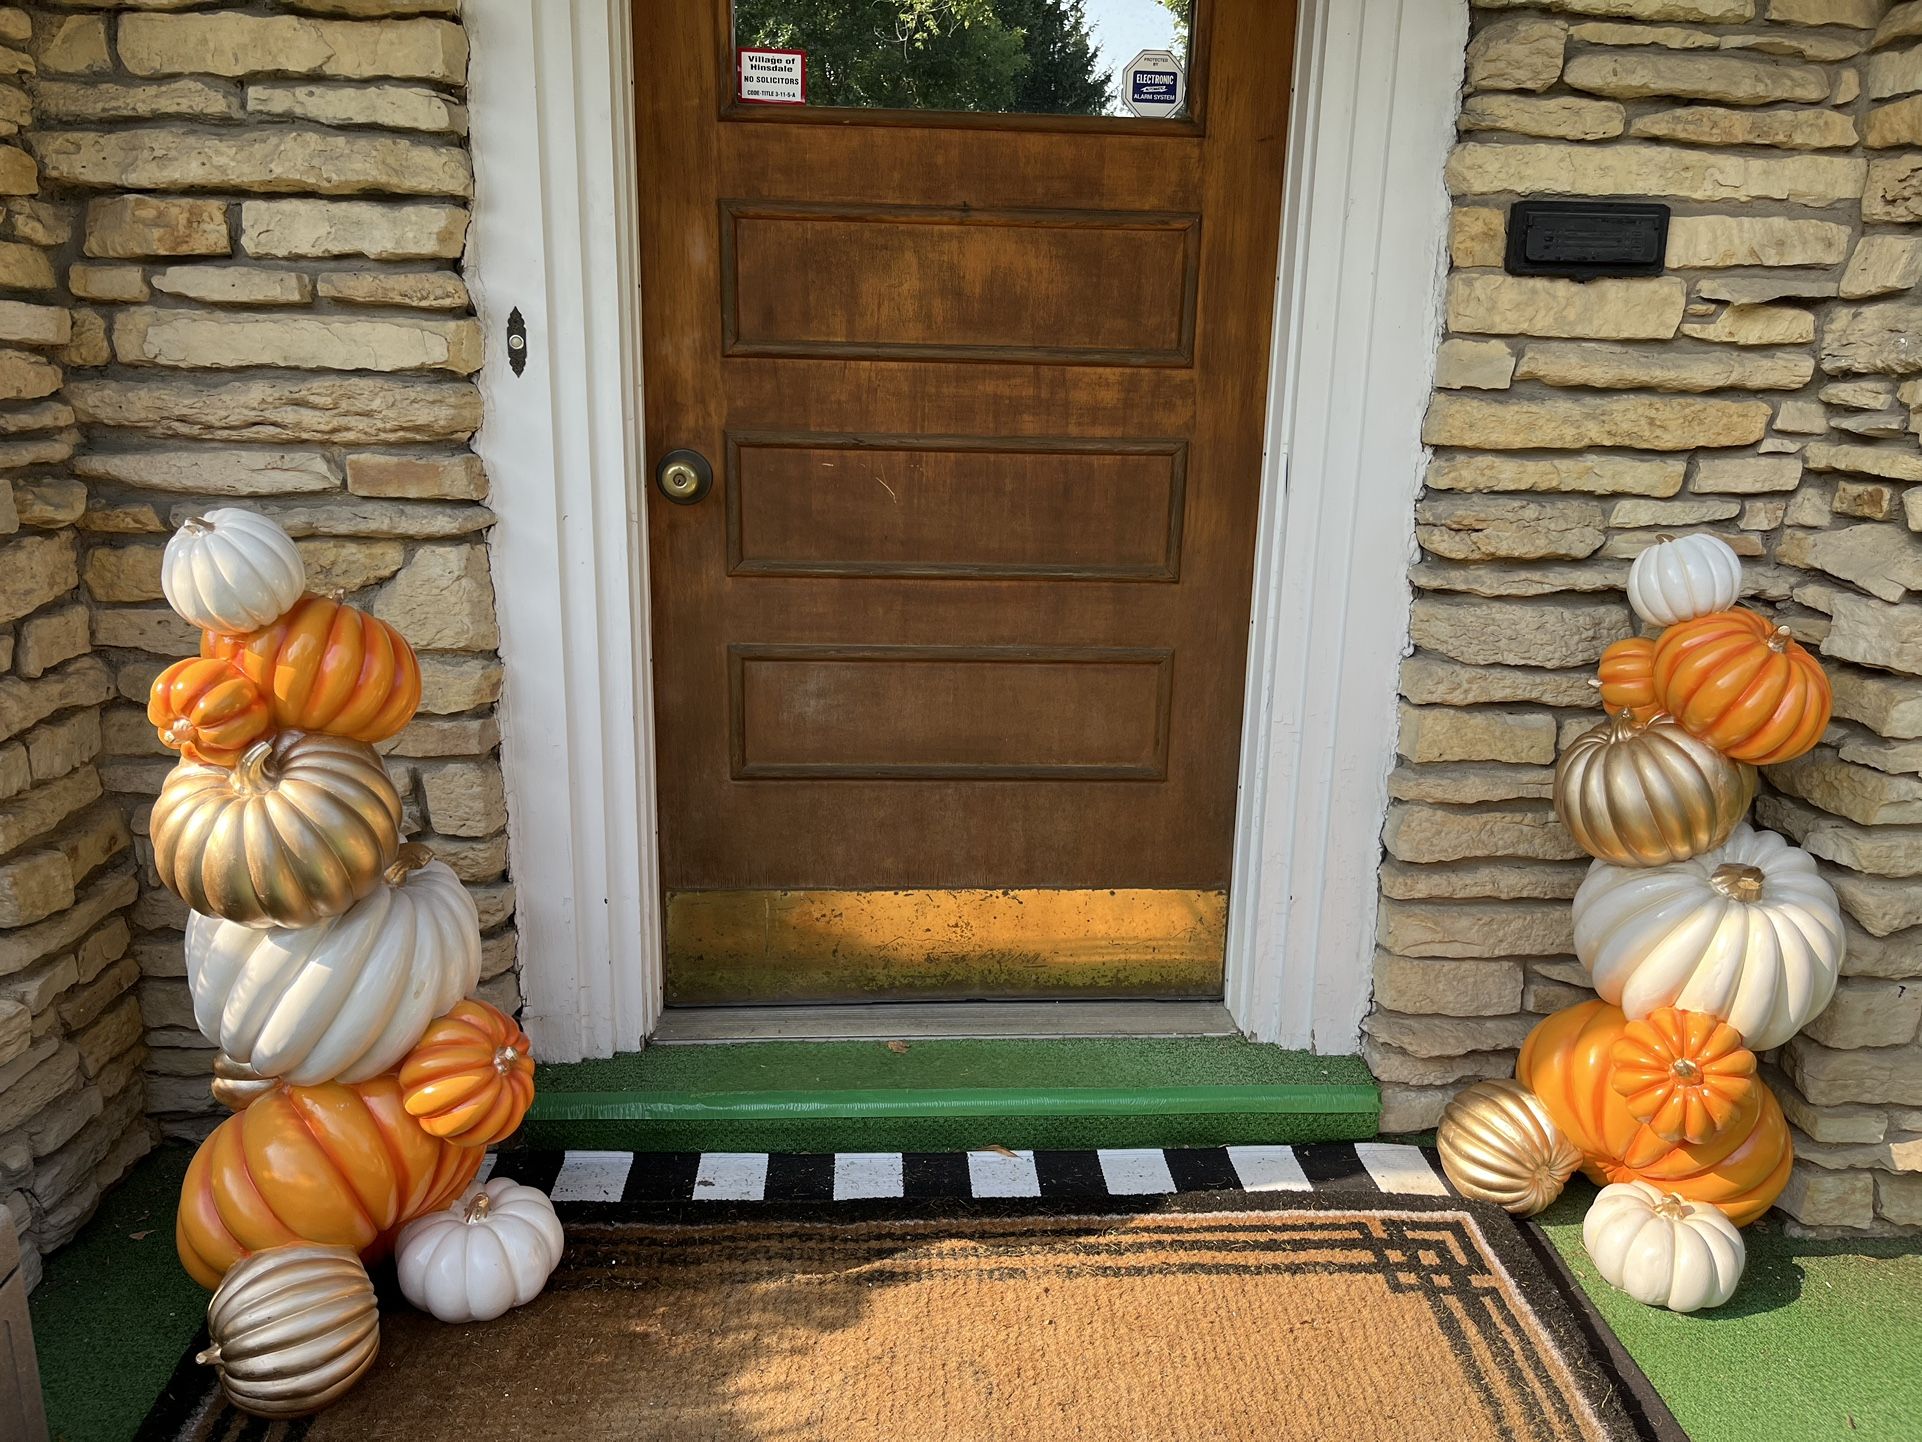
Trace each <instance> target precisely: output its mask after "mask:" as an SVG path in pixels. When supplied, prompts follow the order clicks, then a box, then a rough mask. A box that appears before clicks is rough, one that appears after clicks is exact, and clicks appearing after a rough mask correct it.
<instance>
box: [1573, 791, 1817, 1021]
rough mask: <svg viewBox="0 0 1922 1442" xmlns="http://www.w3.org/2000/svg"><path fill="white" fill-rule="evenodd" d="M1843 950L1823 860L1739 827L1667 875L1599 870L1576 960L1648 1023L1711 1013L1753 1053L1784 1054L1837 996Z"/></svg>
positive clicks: (1587, 898)
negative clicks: (1672, 1014)
mask: <svg viewBox="0 0 1922 1442" xmlns="http://www.w3.org/2000/svg"><path fill="white" fill-rule="evenodd" d="M1842 951H1843V932H1842V913H1841V909H1840V907H1839V906H1838V905H1837V904H1836V899H1835V890H1834V888H1833V887H1831V886H1830V885H1829V884H1828V883H1827V882H1826V881H1824V880H1823V879H1822V878H1821V877H1820V876H1819V875H1817V874H1816V869H1815V858H1814V857H1812V856H1810V855H1809V854H1808V853H1807V852H1806V851H1803V850H1802V849H1801V848H1799V847H1796V846H1791V845H1790V844H1789V843H1788V842H1786V841H1784V840H1783V839H1782V838H1781V837H1779V836H1777V835H1776V834H1775V833H1774V832H1772V831H1757V830H1755V829H1754V828H1752V827H1750V826H1747V825H1742V826H1738V827H1736V828H1735V830H1734V831H1733V832H1731V833H1730V835H1729V839H1728V841H1727V843H1726V844H1724V845H1722V846H1720V847H1718V848H1717V849H1715V850H1713V851H1705V852H1703V853H1702V854H1701V855H1700V856H1694V857H1690V858H1689V859H1688V860H1686V861H1677V862H1672V863H1670V864H1669V865H1667V866H1648V867H1637V868H1627V867H1619V866H1610V865H1608V864H1607V863H1605V862H1600V861H1598V862H1596V863H1595V864H1594V865H1592V866H1591V867H1590V868H1589V871H1588V877H1587V879H1586V880H1584V881H1583V882H1582V884H1581V888H1580V889H1579V890H1578V891H1576V893H1575V954H1576V955H1577V956H1578V957H1580V958H1581V961H1582V965H1584V966H1585V967H1587V968H1588V975H1589V978H1590V980H1592V981H1593V982H1594V984H1595V990H1596V991H1597V992H1599V993H1600V994H1601V997H1602V999H1603V1000H1604V1001H1608V1002H1612V1003H1614V1004H1615V1005H1616V1006H1619V1007H1620V1008H1621V1009H1622V1010H1623V1011H1624V1012H1625V1013H1627V1015H1628V1017H1629V1019H1630V1020H1640V1019H1641V1018H1642V1017H1645V1016H1647V1015H1648V1014H1649V1013H1650V1012H1651V1011H1654V1010H1655V1009H1656V1008H1658V1007H1664V1006H1673V1007H1679V1008H1680V1009H1681V1010H1683V1011H1699V1012H1706V1013H1708V1014H1709V1015H1710V1016H1714V1017H1718V1018H1720V1019H1721V1020H1723V1021H1726V1022H1727V1023H1728V1024H1729V1025H1730V1026H1732V1027H1734V1028H1735V1029H1736V1030H1737V1031H1738V1032H1740V1033H1741V1034H1742V1040H1743V1041H1744V1042H1745V1043H1746V1044H1747V1046H1748V1048H1749V1050H1751V1051H1756V1052H1760V1051H1766V1050H1768V1048H1770V1047H1776V1046H1780V1045H1781V1044H1782V1043H1783V1042H1785V1041H1787V1040H1788V1039H1789V1038H1790V1037H1792V1036H1794V1035H1795V1033H1796V1032H1798V1031H1800V1030H1801V1029H1802V1028H1803V1027H1804V1026H1806V1025H1808V1023H1809V1022H1810V1021H1811V1020H1813V1019H1814V1017H1815V1015H1816V1014H1817V1013H1818V1012H1820V1011H1821V1010H1822V1008H1823V1007H1825V1006H1827V1005H1828V1003H1829V998H1830V996H1832V995H1833V994H1834V992H1835V978H1836V976H1837V974H1838V973H1839V972H1840V970H1841V966H1842Z"/></svg>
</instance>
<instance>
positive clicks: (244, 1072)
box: [207, 1051, 279, 1112]
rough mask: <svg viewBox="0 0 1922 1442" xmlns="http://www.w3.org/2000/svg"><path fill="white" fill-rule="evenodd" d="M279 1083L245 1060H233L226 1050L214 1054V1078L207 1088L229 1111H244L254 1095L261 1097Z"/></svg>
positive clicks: (251, 1102) (252, 1100)
mask: <svg viewBox="0 0 1922 1442" xmlns="http://www.w3.org/2000/svg"><path fill="white" fill-rule="evenodd" d="M277 1085H279V1083H277V1082H276V1081H275V1080H274V1078H272V1077H270V1076H262V1075H261V1074H260V1073H259V1072H257V1071H255V1070H254V1069H253V1068H252V1067H250V1066H248V1065H247V1064H246V1063H245V1062H239V1061H235V1060H234V1059H233V1058H232V1057H230V1056H228V1055H227V1053H226V1052H224V1051H223V1052H216V1053H215V1054H214V1079H213V1081H212V1083H211V1084H210V1085H209V1086H208V1088H207V1089H208V1090H209V1091H211V1092H212V1093H213V1094H214V1100H215V1101H217V1102H219V1103H220V1104H221V1105H222V1106H223V1107H225V1108H227V1110H228V1111H230V1112H244V1111H246V1110H247V1108H248V1107H249V1106H251V1105H253V1102H254V1099H255V1098H256V1097H263V1096H265V1095H267V1093H268V1092H270V1091H272V1090H273V1089H274V1088H275V1087H276V1086H277Z"/></svg>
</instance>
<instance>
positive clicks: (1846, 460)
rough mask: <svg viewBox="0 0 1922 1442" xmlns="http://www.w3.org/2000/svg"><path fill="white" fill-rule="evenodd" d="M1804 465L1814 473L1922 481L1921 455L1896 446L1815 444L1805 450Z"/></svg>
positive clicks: (1823, 442) (1818, 442) (1814, 442)
mask: <svg viewBox="0 0 1922 1442" xmlns="http://www.w3.org/2000/svg"><path fill="white" fill-rule="evenodd" d="M1802 462H1803V464H1804V465H1806V466H1807V467H1808V468H1809V469H1810V470H1812V471H1847V472H1851V473H1853V474H1856V475H1864V476H1880V477H1882V478H1883V479H1884V480H1889V481H1922V456H1919V455H1917V454H1915V453H1914V452H1913V451H1912V450H1908V449H1897V448H1895V447H1893V446H1854V445H1837V444H1834V443H1832V442H1828V441H1813V442H1811V443H1810V444H1809V445H1808V446H1807V447H1805V448H1804V449H1803V452H1802Z"/></svg>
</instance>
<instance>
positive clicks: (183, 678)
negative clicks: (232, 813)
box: [147, 656, 274, 766]
mask: <svg viewBox="0 0 1922 1442" xmlns="http://www.w3.org/2000/svg"><path fill="white" fill-rule="evenodd" d="M147 720H148V721H150V722H152V723H153V728H154V730H155V731H157V732H159V733H160V744H161V745H163V746H167V747H171V748H172V749H173V750H175V751H178V752H179V753H180V754H181V755H182V756H185V757H186V758H187V759H188V760H189V761H199V762H203V763H204V764H206V765H208V766H232V765H233V764H234V763H235V762H236V761H238V760H239V759H240V758H241V756H242V755H243V754H245V752H246V751H247V748H248V747H250V746H252V745H253V744H254V742H256V741H258V740H260V738H261V737H263V736H265V735H266V734H267V732H268V731H269V729H271V728H272V726H273V724H274V717H273V711H272V709H271V708H270V707H269V706H268V704H267V698H266V697H265V696H263V695H261V694H260V688H259V687H258V686H256V685H254V683H253V682H252V681H250V680H248V679H247V678H246V677H245V676H243V675H242V674H241V673H240V671H239V670H238V669H237V668H235V667H234V666H233V665H232V664H231V663H229V662H227V661H210V660H207V659H205V658H203V657H199V656H189V657H188V658H187V659H186V660H185V661H176V662H174V663H173V665H171V666H169V667H168V668H167V669H166V670H164V671H162V672H161V673H160V674H159V675H158V676H156V677H154V683H153V686H152V688H151V689H150V690H149V691H148V692H147Z"/></svg>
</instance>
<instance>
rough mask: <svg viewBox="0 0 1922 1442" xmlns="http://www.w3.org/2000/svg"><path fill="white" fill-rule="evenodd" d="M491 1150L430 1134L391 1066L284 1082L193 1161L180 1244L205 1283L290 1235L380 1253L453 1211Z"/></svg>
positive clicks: (179, 1221)
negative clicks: (349, 1076)
mask: <svg viewBox="0 0 1922 1442" xmlns="http://www.w3.org/2000/svg"><path fill="white" fill-rule="evenodd" d="M485 1155H486V1152H485V1150H484V1149H482V1148H480V1147H457V1146H454V1145H452V1144H451V1143H448V1142H444V1141H442V1140H440V1139H439V1138H438V1137H431V1136H429V1135H428V1134H427V1133H426V1132H424V1131H422V1130H421V1128H420V1124H419V1123H418V1122H416V1121H415V1120H414V1119H413V1118H412V1117H410V1116H408V1115H407V1109H406V1108H405V1107H404V1106H403V1105H402V1104H401V1097H400V1082H399V1080H398V1079H397V1078H396V1077H395V1075H394V1074H393V1073H392V1072H387V1073H384V1074H383V1075H381V1076H377V1077H375V1078H373V1079H372V1080H371V1081H364V1082H357V1083H355V1084H354V1085H352V1086H343V1085H341V1084H340V1083H338V1082H329V1083H327V1084H326V1085H324V1086H313V1087H289V1086H282V1087H278V1088H276V1089H275V1090H273V1091H271V1092H269V1093H268V1094H267V1095H265V1096H263V1097H261V1098H260V1099H259V1100H257V1101H255V1102H254V1103H253V1104H252V1105H251V1106H249V1107H248V1108H247V1110H245V1111H244V1112H237V1113H235V1114H234V1115H233V1116H230V1117H228V1118H227V1120H226V1121H224V1122H222V1123H221V1124H220V1125H219V1126H218V1127H216V1128H215V1129H214V1131H213V1134H212V1135H211V1136H209V1137H208V1138H207V1140H206V1141H204V1142H202V1143H201V1144H200V1150H199V1151H197V1152H195V1153H194V1159H193V1161H192V1162H191V1163H189V1164H188V1167H187V1176H186V1180H185V1181H183V1182H182V1183H181V1186H180V1210H179V1213H178V1215H177V1217H176V1218H175V1222H174V1245H175V1246H176V1247H177V1248H178V1249H179V1252H180V1260H181V1264H182V1265H183V1266H185V1267H186V1269H187V1271H188V1273H189V1274H190V1275H191V1276H192V1277H193V1279H194V1280H195V1281H196V1282H198V1283H200V1285H201V1286H203V1287H215V1286H218V1285H219V1283H220V1279H221V1277H222V1276H224V1275H225V1274H226V1271H227V1269H228V1268H229V1267H231V1266H233V1265H234V1263H236V1262H238V1261H239V1260H240V1259H241V1258H242V1257H245V1256H247V1255H248V1254H249V1253H252V1252H258V1251H260V1250H262V1249H264V1248H266V1247H274V1246H279V1245H281V1244H283V1243H288V1242H314V1243H319V1244H321V1245H328V1246H347V1247H352V1248H353V1249H354V1250H355V1251H357V1252H359V1253H360V1254H361V1256H362V1257H366V1258H376V1257H380V1256H383V1255H385V1254H386V1253H387V1252H388V1251H389V1250H391V1249H392V1246H393V1241H394V1234H395V1233H396V1232H397V1231H398V1230H399V1229H400V1227H401V1225H402V1224H403V1223H405V1222H408V1221H411V1220H413V1219H414V1218H415V1217H418V1216H420V1215H422V1214H423V1213H426V1212H432V1211H438V1210H439V1209H440V1208H442V1207H445V1206H447V1205H448V1204H449V1203H451V1202H452V1201H453V1200H454V1199H455V1198H456V1197H458V1196H459V1195H460V1194H461V1193H462V1192H463V1191H465V1190H466V1189H467V1184H468V1183H469V1182H471V1181H472V1180H473V1179H474V1173H475V1172H477V1171H479V1170H480V1164H481V1158H482V1157H483V1156H485Z"/></svg>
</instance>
